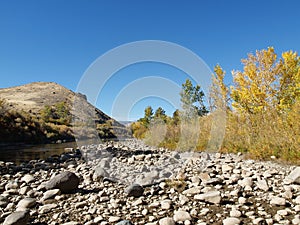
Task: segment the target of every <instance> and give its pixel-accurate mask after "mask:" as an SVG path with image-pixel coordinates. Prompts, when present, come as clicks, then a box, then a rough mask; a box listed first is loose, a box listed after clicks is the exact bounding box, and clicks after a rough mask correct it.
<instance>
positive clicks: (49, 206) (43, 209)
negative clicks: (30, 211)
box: [39, 204, 58, 214]
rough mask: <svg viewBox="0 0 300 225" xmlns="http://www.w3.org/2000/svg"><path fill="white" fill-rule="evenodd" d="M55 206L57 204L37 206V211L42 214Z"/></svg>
mask: <svg viewBox="0 0 300 225" xmlns="http://www.w3.org/2000/svg"><path fill="white" fill-rule="evenodd" d="M57 206H58V205H57V204H46V205H43V206H40V207H39V212H40V213H41V214H44V213H47V212H50V211H51V210H52V209H55V208H56V207H57Z"/></svg>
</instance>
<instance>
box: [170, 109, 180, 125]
mask: <svg viewBox="0 0 300 225" xmlns="http://www.w3.org/2000/svg"><path fill="white" fill-rule="evenodd" d="M172 123H173V124H174V125H175V126H176V125H178V124H179V123H180V111H179V109H176V110H175V111H174V112H173V116H172Z"/></svg>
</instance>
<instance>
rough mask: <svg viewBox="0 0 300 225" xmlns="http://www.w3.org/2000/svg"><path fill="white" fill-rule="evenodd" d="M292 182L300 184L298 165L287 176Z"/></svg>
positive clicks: (299, 168)
mask: <svg viewBox="0 0 300 225" xmlns="http://www.w3.org/2000/svg"><path fill="white" fill-rule="evenodd" d="M286 180H287V181H289V182H290V183H295V184H300V166H298V167H296V169H294V170H293V171H292V172H291V173H290V174H289V175H288V176H287V178H286Z"/></svg>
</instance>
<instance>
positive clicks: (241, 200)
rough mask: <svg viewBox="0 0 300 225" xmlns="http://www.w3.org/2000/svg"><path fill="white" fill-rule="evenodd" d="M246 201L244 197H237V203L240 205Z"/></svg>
mask: <svg viewBox="0 0 300 225" xmlns="http://www.w3.org/2000/svg"><path fill="white" fill-rule="evenodd" d="M246 201H247V199H246V198H244V197H239V199H238V202H239V204H241V205H244V204H245V203H246Z"/></svg>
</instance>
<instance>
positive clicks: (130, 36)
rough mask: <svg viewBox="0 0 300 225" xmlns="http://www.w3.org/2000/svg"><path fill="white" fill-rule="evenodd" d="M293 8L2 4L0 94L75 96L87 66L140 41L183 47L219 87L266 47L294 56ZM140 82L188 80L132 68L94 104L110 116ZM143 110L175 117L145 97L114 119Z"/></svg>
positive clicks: (55, 0) (169, 71) (168, 71)
mask: <svg viewBox="0 0 300 225" xmlns="http://www.w3.org/2000/svg"><path fill="white" fill-rule="evenodd" d="M299 8H300V2H299V1H296V0H290V1H258V0H254V1H225V0H224V1H222V0H219V1H216V0H211V1H140V0H139V1H121V0H120V1H114V0H112V1H95V0H94V1H93V0H89V1H83V0H82V1H79V0H65V1H59V0H51V1H50V0H49V1H47V0H44V1H37V0H36V1H32V0H28V1H21V0H20V1H15V0H11V1H4V0H3V1H0V76H1V82H0V88H5V87H9V86H16V85H21V84H25V83H29V82H34V81H53V82H57V83H59V84H61V85H63V86H65V87H67V88H70V89H72V90H74V91H75V90H76V87H77V85H78V83H79V81H80V79H81V77H82V75H83V74H84V72H85V71H86V70H87V68H88V67H89V66H90V65H91V64H92V63H93V61H94V60H96V59H97V58H98V57H100V56H101V55H103V54H105V53H106V52H107V51H109V50H111V49H113V48H116V47H117V46H119V45H122V44H126V43H129V42H134V41H141V40H163V41H168V42H173V43H176V44H178V45H181V46H183V47H186V48H188V49H190V50H191V51H193V52H194V53H196V54H197V55H198V56H200V57H201V58H202V59H203V60H204V61H205V63H206V64H207V65H208V66H209V67H210V68H211V69H213V66H214V65H216V64H217V63H219V64H220V65H221V66H222V67H223V68H224V69H225V70H226V72H227V75H228V77H227V78H226V82H227V83H231V74H230V71H231V70H233V69H241V68H242V67H241V63H240V60H241V58H245V57H246V56H247V53H249V52H255V50H256V49H262V48H267V47H268V46H274V47H275V50H276V52H277V53H279V54H280V53H282V52H283V51H286V50H290V49H292V50H295V51H297V52H299V50H300V43H299V40H300V29H299V28H300V17H299ZM144 76H161V77H165V78H166V79H169V80H172V81H174V82H175V83H177V84H178V85H180V84H181V83H182V82H183V81H184V80H185V79H186V77H187V74H185V73H183V72H182V71H179V70H178V69H176V68H171V67H170V66H166V65H161V64H158V63H152V64H151V63H144V64H138V65H132V66H129V67H128V68H124V69H122V70H121V71H119V72H118V73H116V74H115V75H114V76H113V77H112V78H111V79H110V80H109V82H108V83H107V85H106V86H105V88H103V89H102V90H101V93H100V95H99V98H98V101H97V102H96V103H95V104H96V105H97V106H98V107H99V108H100V109H102V110H103V111H104V112H105V113H107V114H110V115H113V113H112V105H113V102H114V100H115V99H116V96H118V94H119V92H120V90H122V89H124V88H125V87H126V85H128V84H129V83H131V82H134V81H135V80H137V79H141V78H143V77H144ZM200 85H201V84H200ZM136 92H137V96H138V90H137V91H136ZM176 94H178V93H175V92H174V95H176ZM137 99H139V98H138V97H137ZM178 99H179V95H178ZM125 102H126V101H125ZM147 105H153V107H154V108H156V107H158V106H159V105H162V106H163V108H165V109H166V111H167V113H168V114H171V113H172V111H173V110H174V106H172V105H171V104H170V103H168V100H166V99H165V100H162V99H159V98H157V97H155V98H154V97H148V98H143V99H140V100H139V101H138V102H136V103H135V104H134V105H132V106H131V110H130V111H129V112H124V115H121V114H120V113H119V114H118V115H116V117H117V119H120V120H123V119H126V118H127V119H128V118H129V119H136V118H138V117H140V116H142V114H143V109H144V108H145V107H146V106H147ZM113 116H114V115H113Z"/></svg>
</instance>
